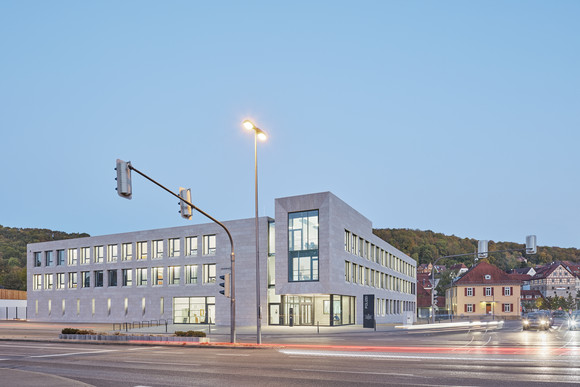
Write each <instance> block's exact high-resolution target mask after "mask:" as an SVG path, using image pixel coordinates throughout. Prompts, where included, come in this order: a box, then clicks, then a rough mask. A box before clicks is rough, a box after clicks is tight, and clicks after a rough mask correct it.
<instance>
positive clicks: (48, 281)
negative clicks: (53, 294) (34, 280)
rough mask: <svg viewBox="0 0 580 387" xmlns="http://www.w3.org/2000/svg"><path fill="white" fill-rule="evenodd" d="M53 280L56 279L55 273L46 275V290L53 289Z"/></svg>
mask: <svg viewBox="0 0 580 387" xmlns="http://www.w3.org/2000/svg"><path fill="white" fill-rule="evenodd" d="M53 280H54V275H53V274H45V275H44V288H45V289H46V290H52V285H53Z"/></svg>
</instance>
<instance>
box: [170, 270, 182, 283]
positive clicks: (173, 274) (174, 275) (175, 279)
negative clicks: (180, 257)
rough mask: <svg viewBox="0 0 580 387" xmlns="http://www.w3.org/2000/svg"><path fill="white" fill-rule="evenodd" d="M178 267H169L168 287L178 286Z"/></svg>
mask: <svg viewBox="0 0 580 387" xmlns="http://www.w3.org/2000/svg"><path fill="white" fill-rule="evenodd" d="M180 269H181V267H180V266H169V267H168V270H169V285H179V280H180V276H179V274H180Z"/></svg>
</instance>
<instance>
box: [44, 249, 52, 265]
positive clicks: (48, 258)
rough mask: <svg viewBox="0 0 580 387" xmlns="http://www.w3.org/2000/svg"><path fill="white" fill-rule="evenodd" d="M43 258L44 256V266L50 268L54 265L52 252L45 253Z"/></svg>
mask: <svg viewBox="0 0 580 387" xmlns="http://www.w3.org/2000/svg"><path fill="white" fill-rule="evenodd" d="M44 256H45V262H46V266H52V265H53V264H54V255H53V252H52V251H45V252H44Z"/></svg>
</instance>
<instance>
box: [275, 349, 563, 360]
mask: <svg viewBox="0 0 580 387" xmlns="http://www.w3.org/2000/svg"><path fill="white" fill-rule="evenodd" d="M278 352H280V353H284V354H286V355H289V356H299V355H301V356H323V357H324V356H327V357H358V358H371V359H372V360H388V359H401V360H405V359H407V360H454V361H455V360H460V361H488V362H498V361H500V362H506V361H508V362H513V363H530V362H532V361H534V360H533V359H518V358H514V357H510V358H505V357H503V358H501V357H489V358H487V357H468V356H464V357H458V356H445V355H435V356H426V355H405V354H401V355H398V354H385V353H354V352H325V351H303V350H294V349H281V350H278ZM549 362H554V363H570V360H565V359H550V360H549Z"/></svg>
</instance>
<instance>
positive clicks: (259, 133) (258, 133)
mask: <svg viewBox="0 0 580 387" xmlns="http://www.w3.org/2000/svg"><path fill="white" fill-rule="evenodd" d="M242 125H243V127H244V128H246V129H247V130H253V131H254V191H255V208H256V222H255V227H256V342H257V343H258V344H262V305H261V303H260V239H259V236H258V139H260V140H262V141H265V140H266V138H268V136H267V135H266V132H264V131H263V130H262V129H260V128H258V127H257V126H256V125H254V124H253V123H252V121H250V120H245V121H244V122H242Z"/></svg>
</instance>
